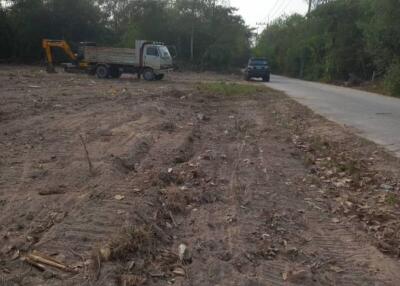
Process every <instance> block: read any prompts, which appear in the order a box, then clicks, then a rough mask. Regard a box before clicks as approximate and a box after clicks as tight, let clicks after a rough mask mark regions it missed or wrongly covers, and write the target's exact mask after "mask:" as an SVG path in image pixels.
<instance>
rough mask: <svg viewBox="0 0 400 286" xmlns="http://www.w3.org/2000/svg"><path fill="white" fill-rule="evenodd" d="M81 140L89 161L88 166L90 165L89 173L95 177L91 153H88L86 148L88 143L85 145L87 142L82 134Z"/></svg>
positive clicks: (80, 135)
mask: <svg viewBox="0 0 400 286" xmlns="http://www.w3.org/2000/svg"><path fill="white" fill-rule="evenodd" d="M79 138H81V142H82V146H83V149H84V150H85V155H86V160H87V162H88V165H89V172H90V174H91V175H93V165H92V161H90V157H89V152H88V150H87V148H86V143H85V140H84V139H83V136H82V134H79Z"/></svg>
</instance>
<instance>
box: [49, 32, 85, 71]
mask: <svg viewBox="0 0 400 286" xmlns="http://www.w3.org/2000/svg"><path fill="white" fill-rule="evenodd" d="M42 47H43V49H44V50H45V53H46V58H47V72H49V73H55V72H56V71H55V68H54V60H53V53H52V48H60V49H62V50H63V51H64V53H65V54H66V55H67V56H68V57H69V58H70V59H71V61H72V63H69V64H66V65H64V68H65V70H66V71H73V70H85V69H86V68H87V66H88V64H87V63H86V62H84V61H80V60H79V59H78V55H77V54H75V53H73V52H72V50H71V47H70V46H69V44H68V43H67V42H66V41H64V40H49V39H43V40H42Z"/></svg>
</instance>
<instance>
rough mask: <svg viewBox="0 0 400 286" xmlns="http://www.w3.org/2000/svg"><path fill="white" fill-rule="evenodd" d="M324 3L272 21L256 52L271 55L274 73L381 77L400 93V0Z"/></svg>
mask: <svg viewBox="0 0 400 286" xmlns="http://www.w3.org/2000/svg"><path fill="white" fill-rule="evenodd" d="M314 2H318V1H314ZM319 2H322V3H314V5H313V8H314V9H313V10H312V11H311V12H310V14H308V15H306V16H300V15H292V16H288V17H283V18H281V19H278V20H277V21H275V22H274V23H272V24H271V25H270V26H268V27H267V28H266V29H265V30H264V31H263V33H262V34H261V36H260V38H259V39H258V42H257V45H256V48H255V53H256V54H258V55H260V56H261V55H262V56H267V57H268V58H269V59H270V61H271V65H272V67H273V70H274V71H275V72H279V73H282V74H287V75H290V76H295V77H301V78H306V79H312V80H326V81H336V80H340V81H347V80H349V79H352V78H353V79H354V78H361V79H365V80H371V79H372V78H373V77H377V78H382V79H384V82H385V87H386V88H387V90H388V91H389V92H390V93H391V94H393V95H400V5H399V1H398V0H331V1H319ZM317 4H319V5H317Z"/></svg>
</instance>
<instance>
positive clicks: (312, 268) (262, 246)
mask: <svg viewBox="0 0 400 286" xmlns="http://www.w3.org/2000/svg"><path fill="white" fill-rule="evenodd" d="M219 81H223V82H227V84H226V85H221V84H218V83H217V84H215V83H213V82H219ZM233 82H238V83H242V84H247V83H244V82H241V80H240V78H237V77H235V76H226V75H216V74H212V73H202V74H194V73H188V74H185V73H174V74H170V75H168V76H167V77H166V79H165V80H163V81H160V82H144V81H138V80H137V79H136V78H134V77H129V76H124V77H123V78H121V79H119V80H98V79H96V78H93V77H89V76H87V75H82V74H65V73H62V72H60V73H58V74H51V75H49V74H46V73H45V72H44V71H43V70H42V69H40V68H38V67H26V66H19V67H18V66H1V68H0V285H35V286H36V285H57V286H58V285H125V286H135V285H185V286H186V285H193V286H195V285H215V286H216V285H221V286H222V285H240V286H258V285H307V286H308V285H362V286H365V285H398V281H399V280H400V271H399V269H400V268H399V267H400V263H399V260H398V258H399V255H400V219H399V202H400V201H399V200H398V192H399V186H400V185H399V184H398V179H399V170H400V168H399V167H400V162H399V160H398V159H396V158H394V157H392V156H391V155H390V154H388V153H386V152H385V151H384V150H382V149H380V148H379V147H377V146H375V145H374V144H372V143H370V142H368V141H366V140H363V139H361V138H359V137H356V136H355V135H353V134H352V133H351V130H347V129H345V128H344V127H341V126H338V125H336V124H334V123H332V122H329V121H327V120H325V119H323V118H321V117H319V116H317V115H315V114H313V113H312V112H311V111H310V110H308V109H307V108H305V107H303V106H301V105H299V104H297V103H296V102H294V101H292V100H291V99H289V98H288V97H286V96H285V95H283V94H281V93H279V92H275V91H272V90H269V89H266V88H264V87H262V85H261V84H258V83H251V84H250V87H248V89H247V88H246V87H245V88H243V87H240V88H239V87H237V86H231V85H230V83H233ZM221 86H222V89H221V88H220V87H221ZM226 86H229V88H227V89H226V90H227V91H228V92H224V90H225V87H226ZM216 87H217V88H216ZM236 89H240V92H237V93H236V92H230V91H231V90H236ZM86 150H87V152H86Z"/></svg>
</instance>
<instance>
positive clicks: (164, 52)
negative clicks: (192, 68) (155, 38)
mask: <svg viewBox="0 0 400 286" xmlns="http://www.w3.org/2000/svg"><path fill="white" fill-rule="evenodd" d="M158 50H159V52H160V55H161V57H162V58H170V57H171V55H170V54H169V51H168V48H167V47H166V46H159V47H158Z"/></svg>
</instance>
